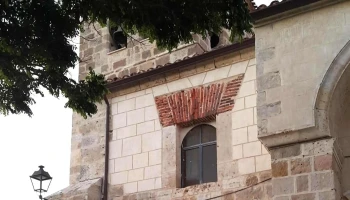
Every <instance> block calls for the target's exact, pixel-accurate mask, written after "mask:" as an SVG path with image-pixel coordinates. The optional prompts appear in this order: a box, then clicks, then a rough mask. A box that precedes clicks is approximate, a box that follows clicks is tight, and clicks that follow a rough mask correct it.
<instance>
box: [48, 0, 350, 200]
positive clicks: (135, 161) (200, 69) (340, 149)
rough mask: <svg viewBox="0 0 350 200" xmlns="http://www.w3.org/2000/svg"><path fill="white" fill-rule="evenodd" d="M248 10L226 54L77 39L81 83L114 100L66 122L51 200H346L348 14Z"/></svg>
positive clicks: (292, 7) (306, 2)
mask: <svg viewBox="0 0 350 200" xmlns="http://www.w3.org/2000/svg"><path fill="white" fill-rule="evenodd" d="M246 1H247V3H248V5H249V9H250V12H251V16H252V18H253V20H254V34H252V35H249V34H247V35H245V36H244V38H243V40H242V41H237V42H235V43H230V42H229V40H228V37H229V33H228V32H227V31H226V30H223V31H222V33H221V34H220V35H216V34H210V35H209V36H208V37H207V38H202V37H201V36H198V35H194V36H193V38H194V41H193V42H192V43H190V44H181V45H180V46H179V47H178V48H177V49H174V50H173V51H171V52H168V51H166V50H160V49H157V47H156V45H155V43H150V42H149V40H148V39H144V38H141V37H139V36H137V35H136V36H131V37H125V36H124V35H123V34H122V32H121V31H120V30H112V29H109V28H108V27H100V26H99V25H95V26H93V25H90V26H89V25H86V26H85V27H84V31H83V32H82V33H81V35H82V38H81V40H80V58H81V59H82V61H81V62H80V64H79V78H80V79H84V77H85V76H86V74H87V73H88V71H89V68H92V69H93V70H94V71H95V72H96V73H101V74H104V75H105V77H106V79H107V81H108V85H107V87H108V89H109V91H110V93H109V94H108V95H107V96H106V97H105V101H104V102H101V104H98V105H97V106H98V113H97V114H95V115H93V116H92V117H89V118H87V119H84V118H82V117H81V116H80V115H79V114H76V113H74V114H73V118H72V120H73V127H72V140H71V141H72V144H71V145H72V146H71V168H70V186H69V187H68V188H65V189H62V190H61V191H59V192H57V193H55V194H53V195H51V196H50V197H48V199H49V200H181V199H184V200H350V1H348V0H282V1H273V2H272V3H271V4H270V5H261V6H259V7H257V6H256V5H255V3H254V2H253V1H251V0H246ZM348 120H349V121H348Z"/></svg>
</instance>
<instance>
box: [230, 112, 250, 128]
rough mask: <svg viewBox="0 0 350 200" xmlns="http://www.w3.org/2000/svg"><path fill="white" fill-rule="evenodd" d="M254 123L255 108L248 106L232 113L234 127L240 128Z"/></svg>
mask: <svg viewBox="0 0 350 200" xmlns="http://www.w3.org/2000/svg"><path fill="white" fill-rule="evenodd" d="M251 125H254V114H253V108H248V109H244V110H240V111H236V112H233V113H232V129H238V128H242V127H246V126H251Z"/></svg>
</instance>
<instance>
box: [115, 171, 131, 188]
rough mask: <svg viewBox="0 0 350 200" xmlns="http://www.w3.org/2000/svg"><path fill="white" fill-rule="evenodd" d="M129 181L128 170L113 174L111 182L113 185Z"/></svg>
mask: <svg viewBox="0 0 350 200" xmlns="http://www.w3.org/2000/svg"><path fill="white" fill-rule="evenodd" d="M127 181H128V172H126V171H125V172H119V173H114V174H111V184H112V185H119V184H123V183H126V182H127Z"/></svg>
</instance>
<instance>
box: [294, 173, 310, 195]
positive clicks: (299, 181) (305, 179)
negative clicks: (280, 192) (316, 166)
mask: <svg viewBox="0 0 350 200" xmlns="http://www.w3.org/2000/svg"><path fill="white" fill-rule="evenodd" d="M295 181H296V186H297V192H306V191H309V176H308V175H303V176H298V177H296V180H295Z"/></svg>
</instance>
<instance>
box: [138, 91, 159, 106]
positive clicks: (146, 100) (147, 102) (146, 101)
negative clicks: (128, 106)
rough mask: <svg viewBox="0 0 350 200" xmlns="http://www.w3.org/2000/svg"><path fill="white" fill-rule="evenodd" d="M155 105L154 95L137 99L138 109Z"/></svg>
mask: <svg viewBox="0 0 350 200" xmlns="http://www.w3.org/2000/svg"><path fill="white" fill-rule="evenodd" d="M154 104H155V101H154V98H153V94H147V95H143V96H139V97H137V98H136V108H144V107H147V106H152V105H154Z"/></svg>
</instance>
